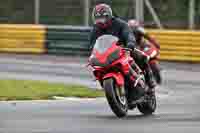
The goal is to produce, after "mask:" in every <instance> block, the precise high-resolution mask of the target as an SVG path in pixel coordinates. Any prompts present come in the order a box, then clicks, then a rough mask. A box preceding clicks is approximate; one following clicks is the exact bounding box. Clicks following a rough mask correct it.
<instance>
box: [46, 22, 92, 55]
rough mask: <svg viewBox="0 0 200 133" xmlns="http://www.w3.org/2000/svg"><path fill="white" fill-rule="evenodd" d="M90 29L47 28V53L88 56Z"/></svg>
mask: <svg viewBox="0 0 200 133" xmlns="http://www.w3.org/2000/svg"><path fill="white" fill-rule="evenodd" d="M89 33H90V28H89V27H73V26H47V34H46V40H47V53H48V54H56V55H81V56H82V55H88V48H89Z"/></svg>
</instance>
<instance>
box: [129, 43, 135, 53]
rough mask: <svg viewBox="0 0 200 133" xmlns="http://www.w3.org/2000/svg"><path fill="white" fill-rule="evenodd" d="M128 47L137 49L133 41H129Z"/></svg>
mask: <svg viewBox="0 0 200 133" xmlns="http://www.w3.org/2000/svg"><path fill="white" fill-rule="evenodd" d="M127 47H128V48H130V49H132V50H133V51H134V50H135V45H134V44H133V43H128V45H127Z"/></svg>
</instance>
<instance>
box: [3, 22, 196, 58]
mask: <svg viewBox="0 0 200 133" xmlns="http://www.w3.org/2000/svg"><path fill="white" fill-rule="evenodd" d="M90 30H91V29H90V27H73V26H44V25H37V26H34V25H0V52H15V53H40V54H42V53H47V54H56V55H79V56H83V55H84V56H85V55H88V53H89V51H88V50H89V49H88V48H89V46H88V45H89V43H88V41H89V33H90ZM148 32H149V33H150V34H151V35H153V36H155V38H156V39H157V40H158V42H159V43H160V45H161V53H160V58H161V60H169V61H172V60H174V61H187V62H200V52H199V51H200V43H199V41H200V32H198V31H183V30H177V31H175V30H148Z"/></svg>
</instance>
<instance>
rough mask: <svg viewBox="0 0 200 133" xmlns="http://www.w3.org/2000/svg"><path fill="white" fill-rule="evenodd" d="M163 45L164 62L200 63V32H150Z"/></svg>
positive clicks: (162, 56)
mask: <svg viewBox="0 0 200 133" xmlns="http://www.w3.org/2000/svg"><path fill="white" fill-rule="evenodd" d="M148 32H149V33H150V34H151V35H153V36H155V38H156V39H157V40H158V42H159V43H160V45H161V53H160V57H161V59H162V60H169V61H172V60H174V61H187V62H200V32H199V31H183V30H178V31H176V30H148Z"/></svg>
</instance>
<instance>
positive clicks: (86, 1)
mask: <svg viewBox="0 0 200 133" xmlns="http://www.w3.org/2000/svg"><path fill="white" fill-rule="evenodd" d="M89 3H90V0H84V25H85V26H89V16H90V14H89V13H90V4H89Z"/></svg>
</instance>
